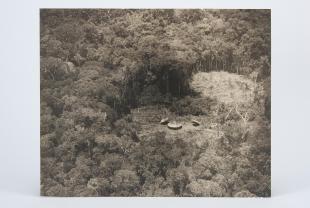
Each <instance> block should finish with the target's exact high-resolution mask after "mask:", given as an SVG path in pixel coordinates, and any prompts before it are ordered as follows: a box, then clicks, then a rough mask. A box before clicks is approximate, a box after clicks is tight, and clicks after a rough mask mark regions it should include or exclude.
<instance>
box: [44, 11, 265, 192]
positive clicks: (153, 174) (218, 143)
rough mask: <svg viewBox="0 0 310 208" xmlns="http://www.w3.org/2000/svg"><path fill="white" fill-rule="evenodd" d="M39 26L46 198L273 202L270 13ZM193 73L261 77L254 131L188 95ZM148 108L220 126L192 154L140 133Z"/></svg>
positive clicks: (170, 14) (57, 21)
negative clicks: (249, 199)
mask: <svg viewBox="0 0 310 208" xmlns="http://www.w3.org/2000/svg"><path fill="white" fill-rule="evenodd" d="M40 19H41V22H40V24H41V25H40V37H41V39H40V49H41V51H40V56H41V61H40V72H41V73H40V75H41V76H40V79H41V92H40V93H41V94H40V95H41V131H40V133H41V139H40V142H41V192H42V195H46V196H216V197H222V196H237V197H245V196H246V197H252V196H270V119H271V115H270V114H271V113H270V108H271V104H270V103H271V101H270V93H271V92H270V91H271V90H270V75H271V71H270V61H271V57H270V38H271V37H270V23H271V22H270V11H269V10H193V9H189V10H171V9H155V10H147V9H143V10H127V9H121V10H120V9H105V10H100V9H99V10H96V9H42V10H41V13H40ZM258 20H259V21H258ZM198 71H203V72H210V71H226V72H227V73H228V72H229V73H236V74H242V75H245V76H246V77H248V78H251V77H253V75H256V76H254V77H255V83H256V84H257V86H256V88H255V91H254V93H255V99H254V101H253V103H252V104H253V105H252V106H251V107H253V109H255V112H256V114H255V115H253V116H252V118H251V119H249V120H248V121H249V122H254V123H255V124H257V125H258V126H259V127H258V128H256V129H249V128H248V126H247V125H245V124H244V122H243V120H242V119H241V118H240V116H239V115H237V114H236V113H234V112H233V113H231V115H230V116H229V117H227V118H226V115H227V113H228V111H229V108H228V107H227V106H224V105H223V104H221V103H219V101H218V100H215V99H211V98H209V97H201V96H200V95H198V94H194V92H193V90H192V89H191V86H190V82H191V79H192V76H193V74H194V73H196V72H198ZM149 105H152V106H153V105H154V106H156V105H158V106H165V107H166V108H167V109H169V111H170V112H169V113H170V114H171V115H173V116H176V115H177V116H180V117H181V116H184V117H186V116H202V117H203V118H207V119H208V121H207V122H208V123H207V126H208V128H209V127H210V126H211V125H209V124H210V122H218V123H220V124H221V125H218V127H216V128H215V129H211V130H210V132H213V133H214V132H215V133H216V135H213V136H210V135H208V136H205V135H198V136H200V137H201V138H202V139H204V140H206V141H207V142H205V143H204V144H207V145H205V146H203V145H200V146H199V145H197V144H196V143H195V142H192V141H193V139H195V136H194V135H186V136H184V135H182V134H174V135H173V136H171V135H167V134H166V133H165V131H161V130H158V129H156V128H155V129H154V130H149V129H146V130H145V129H143V128H144V127H145V123H142V122H137V118H135V116H134V114H133V113H132V112H133V111H134V110H136V109H134V108H137V109H139V108H140V107H142V106H149ZM218 106H220V107H218ZM242 110H244V111H247V112H249V113H248V114H249V115H250V111H249V109H248V108H246V107H242ZM167 111H168V110H167ZM215 111H216V113H215ZM169 113H166V114H168V115H170V114H169ZM244 113H245V112H241V114H242V115H244ZM142 114H143V112H142ZM152 114H156V115H152V117H150V118H149V120H152V122H149V123H152V124H153V123H155V122H157V121H154V118H157V117H160V116H162V115H160V113H159V110H158V112H155V113H152ZM157 114H158V115H157ZM166 114H165V116H167V115H166ZM213 114H216V116H213ZM212 116H213V117H212ZM209 119H211V120H212V121H209ZM153 127H154V126H152V128H153ZM215 133H214V134H215ZM220 133H223V134H222V135H220ZM212 139H213V140H214V141H215V142H214V141H213V140H212ZM209 140H210V141H209ZM211 140H212V142H211ZM201 146H202V147H201ZM206 146H208V148H206ZM209 147H210V148H211V147H212V148H214V151H210V148H209Z"/></svg>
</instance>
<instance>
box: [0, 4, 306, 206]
mask: <svg viewBox="0 0 310 208" xmlns="http://www.w3.org/2000/svg"><path fill="white" fill-rule="evenodd" d="M58 7H59V8H61V7H63V8H104V7H106V8H150V7H153V8H154V7H155V8H271V9H272V197H271V198H265V199H236V198H52V197H51V198H47V197H40V196H39V189H40V183H39V178H40V169H39V164H40V163H39V162H40V159H39V141H40V139H39V123H40V113H39V108H40V107H39V101H40V99H39V93H40V89H39V85H40V83H39V8H58ZM309 7H310V3H308V1H307V0H294V1H293V0H278V1H276V0H212V1H211V0H200V1H198V0H186V1H184V0H157V1H153V3H151V2H149V1H142V0H141V1H138V0H131V1H130V0H126V1H124V0H123V1H121V0H110V1H104V0H100V1H99V0H98V1H94V0H24V1H23V0H19V1H18V0H1V2H0V207H4V208H6V207H23V208H24V207H31V208H36V207H44V208H49V207H57V208H60V207H75V208H79V207H89V208H95V207H135V208H136V207H169V208H171V207H178V208H180V207H196V208H197V207H216V208H220V207H229V208H233V207H238V208H241V207H247V208H248V207H251V208H255V207H281V208H285V207H290V208H291V207H296V208H297V207H298V208H303V207H310V157H309V156H310V154H309V152H310V150H309V149H310V136H309V131H310V122H309V118H310V23H309V20H310V10H309Z"/></svg>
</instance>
